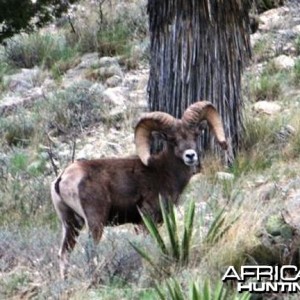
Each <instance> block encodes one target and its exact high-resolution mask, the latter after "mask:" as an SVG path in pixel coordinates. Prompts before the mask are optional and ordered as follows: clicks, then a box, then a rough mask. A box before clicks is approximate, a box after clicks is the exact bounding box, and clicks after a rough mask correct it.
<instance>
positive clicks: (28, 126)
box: [0, 109, 35, 146]
mask: <svg viewBox="0 0 300 300" xmlns="http://www.w3.org/2000/svg"><path fill="white" fill-rule="evenodd" d="M34 129H35V124H34V122H33V120H32V118H31V115H30V114H28V113H26V111H25V110H24V109H19V110H18V111H17V112H16V113H15V114H13V115H11V116H9V117H1V118H0V136H1V137H2V140H4V141H5V142H6V143H7V144H8V145H9V146H27V145H28V144H29V142H30V139H31V138H32V137H33V134H34Z"/></svg>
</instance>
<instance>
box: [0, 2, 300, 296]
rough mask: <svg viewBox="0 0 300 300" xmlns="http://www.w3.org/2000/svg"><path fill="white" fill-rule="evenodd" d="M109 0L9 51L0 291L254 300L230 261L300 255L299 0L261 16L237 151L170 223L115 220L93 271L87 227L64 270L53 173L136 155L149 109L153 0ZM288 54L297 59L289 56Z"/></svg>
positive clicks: (206, 172) (0, 98) (168, 217)
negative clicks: (231, 271) (140, 117)
mask: <svg viewBox="0 0 300 300" xmlns="http://www.w3.org/2000/svg"><path fill="white" fill-rule="evenodd" d="M102 2H103V1H98V2H97V3H96V4H93V5H91V1H82V2H81V3H80V5H79V6H78V7H77V9H76V10H74V11H72V14H71V15H70V18H66V19H61V20H60V21H59V22H58V23H57V24H56V25H55V27H54V25H53V26H50V27H47V28H46V29H43V30H41V31H38V32H36V33H33V34H28V35H27V34H22V35H19V36H15V37H13V38H12V39H10V40H8V42H7V45H6V46H5V47H1V49H0V137H1V138H0V149H1V150H0V212H1V218H0V298H1V299H19V298H20V299H107V300H108V299H116V298H119V299H145V300H146V299H176V300H178V299H205V300H207V299H252V298H251V297H254V296H255V295H249V294H247V293H243V294H237V293H236V290H235V288H234V286H231V285H229V284H224V283H223V282H222V281H221V278H222V275H223V274H224V272H225V270H226V268H227V267H228V266H229V265H233V266H235V267H236V268H239V266H241V265H243V264H250V263H251V264H265V265H266V264H270V265H281V264H288V263H294V264H297V265H298V266H299V258H298V252H299V245H300V239H299V237H300V236H299V222H297V220H298V219H297V215H299V211H298V209H297V204H299V195H300V189H299V184H300V178H299V171H298V170H299V167H300V160H299V155H300V117H299V116H300V106H299V103H300V92H299V90H300V32H299V31H298V32H297V31H296V28H297V26H298V28H299V26H300V23H299V18H297V17H298V16H299V13H300V8H299V5H297V3H296V2H293V1H288V2H287V3H286V5H285V6H284V7H283V8H284V9H285V10H284V12H283V14H284V15H283V18H281V17H282V15H281V13H282V12H281V10H280V9H282V7H280V8H278V9H276V10H275V11H273V13H274V14H275V15H276V16H277V15H279V17H278V18H277V22H278V23H276V26H275V25H274V22H273V23H272V22H271V23H272V28H271V29H270V30H268V28H266V26H267V25H268V22H267V21H264V22H265V23H264V24H263V25H262V26H265V27H263V29H259V31H258V33H255V34H254V36H252V44H253V45H252V47H253V57H252V62H251V63H250V64H249V66H248V67H247V69H246V71H245V73H244V76H243V97H244V111H243V118H244V131H243V143H242V146H241V148H240V149H239V151H238V154H237V157H236V159H235V161H234V162H233V163H232V164H231V165H230V166H225V165H224V163H223V162H222V160H221V159H220V160H216V158H215V155H214V154H210V153H206V154H205V157H204V159H203V172H202V173H200V174H197V175H195V176H194V177H193V179H192V180H191V182H190V184H189V186H188V187H187V189H186V190H185V192H184V194H183V196H182V199H181V201H180V205H179V207H176V208H175V207H169V208H168V209H167V210H164V209H163V207H162V209H163V218H164V225H162V226H158V225H157V224H155V223H154V222H153V221H152V220H151V218H148V217H147V216H143V219H144V223H145V224H146V228H147V232H148V234H145V233H141V234H138V235H137V234H136V231H135V228H134V226H132V225H123V226H119V227H107V228H106V229H105V231H104V235H103V239H102V241H101V243H100V244H99V245H98V246H97V247H96V257H95V268H93V269H92V270H91V269H90V268H89V264H88V262H89V259H90V257H89V253H90V251H89V246H90V245H89V239H88V234H87V232H83V234H82V235H81V236H80V238H79V240H78V247H77V248H76V249H75V250H74V253H73V254H72V257H71V264H70V270H69V277H68V279H67V280H65V281H62V280H61V279H60V276H59V266H58V259H57V252H58V248H59V244H60V239H61V236H60V223H59V220H58V219H57V217H56V214H55V211H54V208H53V206H52V203H51V200H50V182H51V181H52V180H53V179H54V178H55V176H56V173H57V172H58V171H60V170H62V169H63V168H64V167H65V166H66V165H67V164H68V163H69V162H70V161H71V160H72V159H74V158H97V157H105V156H112V157H114V156H121V155H124V156H125V155H127V154H128V155H130V154H133V153H134V152H135V149H134V143H133V128H134V124H135V122H136V115H137V114H139V113H140V112H141V111H143V110H145V107H144V106H143V104H141V103H140V102H141V101H142V100H144V101H146V98H145V97H146V93H145V91H146V82H145V81H143V80H140V79H139V78H141V77H143V76H145V74H146V75H147V73H146V72H147V71H145V70H147V68H148V65H147V64H148V58H149V49H148V46H149V45H148V38H147V16H146V13H145V5H146V1H119V2H120V3H119V4H118V5H115V3H113V4H111V3H112V2H113V1H104V3H103V4H101V3H102ZM125 2H126V3H125ZM261 2H263V1H261ZM269 2H272V1H265V3H266V4H265V6H266V5H268V3H269ZM273 2H274V1H273ZM275 2H276V1H275ZM276 3H277V2H276ZM99 14H100V15H99ZM87 16H88V17H87ZM264 20H265V19H264ZM278 20H279V21H278ZM280 20H281V21H280ZM287 22H289V23H287ZM290 28H295V29H294V31H293V32H292V33H291V32H290V31H287V30H291V29H290ZM87 53H88V54H90V53H96V56H86V54H87ZM282 55H284V56H286V57H288V58H291V59H292V60H293V64H290V65H288V66H282V64H280V63H278V60H276V58H278V57H280V56H282ZM83 57H85V58H86V57H87V58H88V59H90V60H88V59H87V60H84V59H83ZM91 57H92V59H91ZM95 57H96V58H97V59H94V58H95ZM107 57H109V58H108V59H107ZM104 58H105V59H104ZM282 60H283V58H282V59H281V60H280V62H281V61H282ZM78 66H80V67H78ZM28 70H30V71H28ZM22 72H23V73H22ZM24 72H25V78H26V80H25V79H24V78H23V77H22V78H21V79H20V78H19V77H17V76H19V74H21V73H22V74H24ZM26 72H30V73H26ZM78 74H79V75H78ZM72 76H74V77H72ZM129 76H130V77H129ZM112 78H114V80H115V81H113V80H112ZM140 85H142V87H140ZM117 88H118V91H122V93H123V94H118V101H115V100H114V99H112V98H109V97H108V96H109V95H110V93H111V92H112V89H117ZM108 89H109V91H108ZM114 91H115V90H114ZM141 91H143V92H144V93H141ZM120 95H121V96H120ZM140 96H141V98H139V97H140ZM123 98H124V99H125V100H124V101H121V100H122V99H123ZM120 99H121V100H120ZM17 100H18V101H19V102H17ZM262 104H264V105H267V106H262ZM264 297H265V298H263V299H297V295H288V294H286V295H281V296H280V297H281V298H280V297H279V296H278V297H279V298H275V297H277V296H276V295H272V294H266V295H264Z"/></svg>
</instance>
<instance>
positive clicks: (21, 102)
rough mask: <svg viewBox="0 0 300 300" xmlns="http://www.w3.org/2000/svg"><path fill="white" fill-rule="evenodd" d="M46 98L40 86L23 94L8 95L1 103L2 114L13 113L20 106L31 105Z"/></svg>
mask: <svg viewBox="0 0 300 300" xmlns="http://www.w3.org/2000/svg"><path fill="white" fill-rule="evenodd" d="M43 98H44V93H43V90H42V89H41V88H39V87H36V88H33V89H31V90H29V91H27V93H25V95H23V96H6V97H4V98H3V99H2V101H1V104H0V115H8V114H11V113H13V112H14V111H15V109H17V108H18V107H21V106H23V107H26V108H28V107H30V106H31V105H33V104H34V103H35V102H36V101H39V100H41V99H43Z"/></svg>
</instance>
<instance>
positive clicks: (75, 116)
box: [36, 81, 108, 134]
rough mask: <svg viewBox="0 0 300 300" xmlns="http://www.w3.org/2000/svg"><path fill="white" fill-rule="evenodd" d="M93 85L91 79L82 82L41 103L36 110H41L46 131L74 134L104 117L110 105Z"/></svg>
mask: <svg viewBox="0 0 300 300" xmlns="http://www.w3.org/2000/svg"><path fill="white" fill-rule="evenodd" d="M91 86H92V83H91V82H89V81H86V82H82V83H80V84H77V85H74V86H71V87H69V88H68V89H66V90H65V91H62V92H58V93H56V94H54V95H53V96H52V97H50V98H49V99H47V100H46V102H43V103H40V104H39V106H38V107H37V108H36V112H37V113H38V112H40V116H41V118H42V119H41V122H42V124H44V129H45V130H46V132H48V131H49V130H51V131H52V132H56V133H57V134H73V133H76V132H78V130H79V131H80V130H82V129H83V128H85V127H87V126H89V125H91V124H94V123H96V122H98V121H100V120H101V119H102V118H104V115H105V114H106V113H107V111H106V110H107V109H108V107H107V105H106V104H105V103H101V95H99V94H98V93H97V94H96V93H94V92H93V90H92V89H91ZM99 97H100V99H99Z"/></svg>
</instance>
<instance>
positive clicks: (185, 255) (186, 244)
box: [180, 201, 195, 264]
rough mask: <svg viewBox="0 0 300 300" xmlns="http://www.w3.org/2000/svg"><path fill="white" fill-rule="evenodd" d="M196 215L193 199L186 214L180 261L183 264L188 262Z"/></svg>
mask: <svg viewBox="0 0 300 300" xmlns="http://www.w3.org/2000/svg"><path fill="white" fill-rule="evenodd" d="M194 217H195V202H194V201H191V202H190V205H189V207H188V210H187V212H186V213H185V215H184V232H183V237H182V243H181V252H180V254H181V257H180V261H181V262H182V264H186V263H187V262H188V260H189V253H190V245H191V239H192V233H193V226H194Z"/></svg>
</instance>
